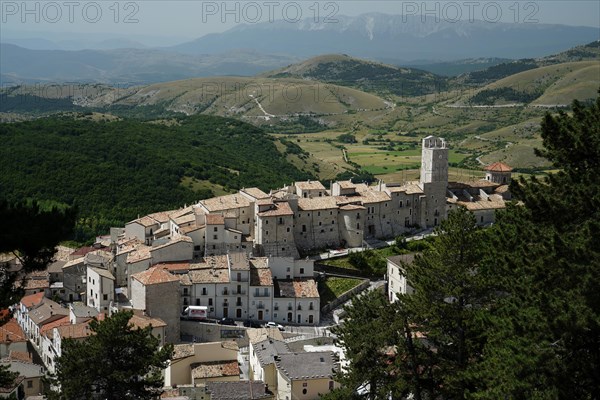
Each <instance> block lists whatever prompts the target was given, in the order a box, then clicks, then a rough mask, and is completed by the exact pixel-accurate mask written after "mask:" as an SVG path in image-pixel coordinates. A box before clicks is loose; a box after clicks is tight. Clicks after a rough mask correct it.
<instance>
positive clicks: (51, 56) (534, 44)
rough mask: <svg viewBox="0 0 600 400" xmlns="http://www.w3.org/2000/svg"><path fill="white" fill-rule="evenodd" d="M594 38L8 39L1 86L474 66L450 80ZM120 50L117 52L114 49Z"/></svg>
mask: <svg viewBox="0 0 600 400" xmlns="http://www.w3.org/2000/svg"><path fill="white" fill-rule="evenodd" d="M597 38H598V29H597V28H591V27H574V26H566V25H548V24H516V23H489V22H483V21H458V22H455V23H452V22H449V21H443V20H438V21H436V20H435V19H433V18H423V19H422V18H421V17H420V16H402V15H389V14H378V13H371V14H363V15H360V16H356V17H344V16H336V23H329V24H325V23H319V24H317V23H315V22H314V21H313V20H311V19H305V20H302V21H300V22H298V23H290V22H286V21H274V22H264V23H258V24H251V25H248V24H242V25H237V26H235V27H234V28H232V29H229V30H227V31H225V32H222V33H212V34H208V35H205V36H202V37H200V38H198V39H196V40H193V41H189V42H185V43H181V44H178V45H175V46H167V47H155V48H147V47H144V45H142V44H141V42H140V41H139V40H135V41H134V40H130V39H122V40H121V39H117V38H110V39H107V40H105V41H100V42H98V43H96V44H95V45H94V46H95V47H96V48H95V49H87V50H86V49H79V50H58V49H54V48H53V47H52V43H51V42H48V43H46V42H44V41H43V40H40V39H35V38H30V39H27V40H20V41H19V40H15V39H12V40H13V43H2V47H1V48H0V50H1V52H2V57H0V71H1V74H0V84H3V85H12V84H22V83H35V82H58V83H60V82H97V83H110V84H116V83H118V84H125V85H136V84H149V83H155V82H165V81H170V80H175V79H185V78H192V77H209V76H215V75H221V76H223V75H238V76H253V75H255V74H259V73H263V72H266V71H270V70H273V69H277V68H281V67H284V66H286V65H288V64H291V63H293V62H296V61H299V60H300V59H302V58H307V57H311V56H316V55H321V54H328V53H338V54H339V53H345V54H349V55H351V56H354V57H361V58H366V59H370V60H375V61H381V62H385V63H387V64H394V65H397V66H399V65H407V64H413V65H414V64H415V62H414V60H419V63H420V64H427V60H434V61H435V62H437V63H439V62H441V63H447V62H448V61H452V60H461V59H473V60H472V61H468V62H465V63H463V64H462V65H461V64H459V65H458V66H456V65H454V67H455V68H454V72H455V73H460V72H461V71H464V72H466V71H472V70H473V69H477V68H479V67H481V69H483V68H485V67H486V66H488V65H491V64H493V62H492V63H489V64H487V65H486V63H481V58H492V57H493V58H503V59H518V58H531V57H538V56H542V55H545V54H551V53H557V52H559V51H562V50H565V49H567V48H570V47H573V46H575V45H578V44H581V43H588V42H591V41H592V40H597ZM136 39H137V38H136ZM71 44H72V43H71ZM27 46H30V47H32V48H33V49H30V48H27ZM119 46H121V47H123V48H115V47H119ZM68 48H77V47H76V46H75V47H73V46H71V47H68ZM411 61H412V62H411ZM473 65H475V66H473ZM444 68H445V67H443V66H442V67H441V68H436V67H435V66H429V68H427V69H429V70H430V71H432V70H433V71H438V70H440V69H441V70H443V69H444Z"/></svg>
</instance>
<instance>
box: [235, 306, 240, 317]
mask: <svg viewBox="0 0 600 400" xmlns="http://www.w3.org/2000/svg"><path fill="white" fill-rule="evenodd" d="M235 317H236V318H242V309H241V308H238V309H237V310H236V311H235Z"/></svg>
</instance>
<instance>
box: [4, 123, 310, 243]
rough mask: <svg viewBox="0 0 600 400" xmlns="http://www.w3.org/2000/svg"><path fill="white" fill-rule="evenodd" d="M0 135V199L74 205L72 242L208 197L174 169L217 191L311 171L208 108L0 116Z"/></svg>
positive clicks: (257, 132) (267, 185)
mask: <svg viewBox="0 0 600 400" xmlns="http://www.w3.org/2000/svg"><path fill="white" fill-rule="evenodd" d="M0 142H1V143H2V146H1V147H0V158H1V159H2V163H1V164H0V197H1V198H2V199H3V200H6V201H10V202H15V201H22V200H27V199H33V200H35V201H38V202H42V204H43V203H46V204H49V205H69V206H74V207H76V208H77V210H78V215H79V219H78V223H77V226H76V229H75V237H74V239H76V240H78V241H85V240H87V239H89V238H91V237H93V236H94V235H96V234H100V233H105V232H106V231H107V229H108V228H109V227H110V226H122V225H123V224H124V223H125V222H127V221H129V220H131V219H134V218H136V217H137V216H138V215H143V214H146V213H149V212H154V211H159V210H167V209H174V208H179V207H182V206H183V205H184V204H186V203H187V204H190V203H192V202H194V201H198V200H200V199H203V198H207V197H211V196H213V193H212V191H211V190H210V189H201V190H198V191H193V190H192V189H191V188H189V187H186V186H184V185H182V184H181V181H182V179H183V178H184V177H191V178H195V179H197V180H199V181H207V182H210V183H212V184H217V185H220V186H222V187H223V188H225V189H226V190H236V189H239V188H242V187H252V186H257V187H259V188H261V189H263V190H267V191H268V190H269V189H271V188H274V187H279V186H281V185H283V184H285V183H290V182H292V181H294V180H303V179H313V177H312V176H309V175H308V174H306V173H305V172H301V171H300V170H298V169H297V168H296V167H294V166H293V165H292V164H290V163H289V162H287V161H286V160H285V157H284V156H283V155H282V154H280V153H279V152H278V151H277V150H276V147H275V144H274V143H273V140H272V139H271V138H270V137H269V136H268V135H267V134H266V133H264V132H263V131H262V130H261V129H260V128H257V127H254V126H252V125H249V124H246V123H243V122H240V121H236V120H232V119H226V118H221V117H213V116H194V117H188V118H180V119H179V120H177V123H174V124H169V125H167V124H161V123H150V122H140V121H134V120H127V119H122V120H117V121H105V120H98V121H94V120H90V119H89V118H85V117H83V116H81V115H78V116H75V117H74V116H73V115H63V116H53V117H48V118H40V119H36V120H33V121H27V122H19V123H14V124H0Z"/></svg>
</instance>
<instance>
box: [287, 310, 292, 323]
mask: <svg viewBox="0 0 600 400" xmlns="http://www.w3.org/2000/svg"><path fill="white" fill-rule="evenodd" d="M292 320H293V317H292V313H291V312H289V313H288V322H292Z"/></svg>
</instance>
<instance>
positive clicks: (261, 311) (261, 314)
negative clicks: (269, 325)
mask: <svg viewBox="0 0 600 400" xmlns="http://www.w3.org/2000/svg"><path fill="white" fill-rule="evenodd" d="M263 319H264V316H263V310H258V320H259V321H262V320H263Z"/></svg>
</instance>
